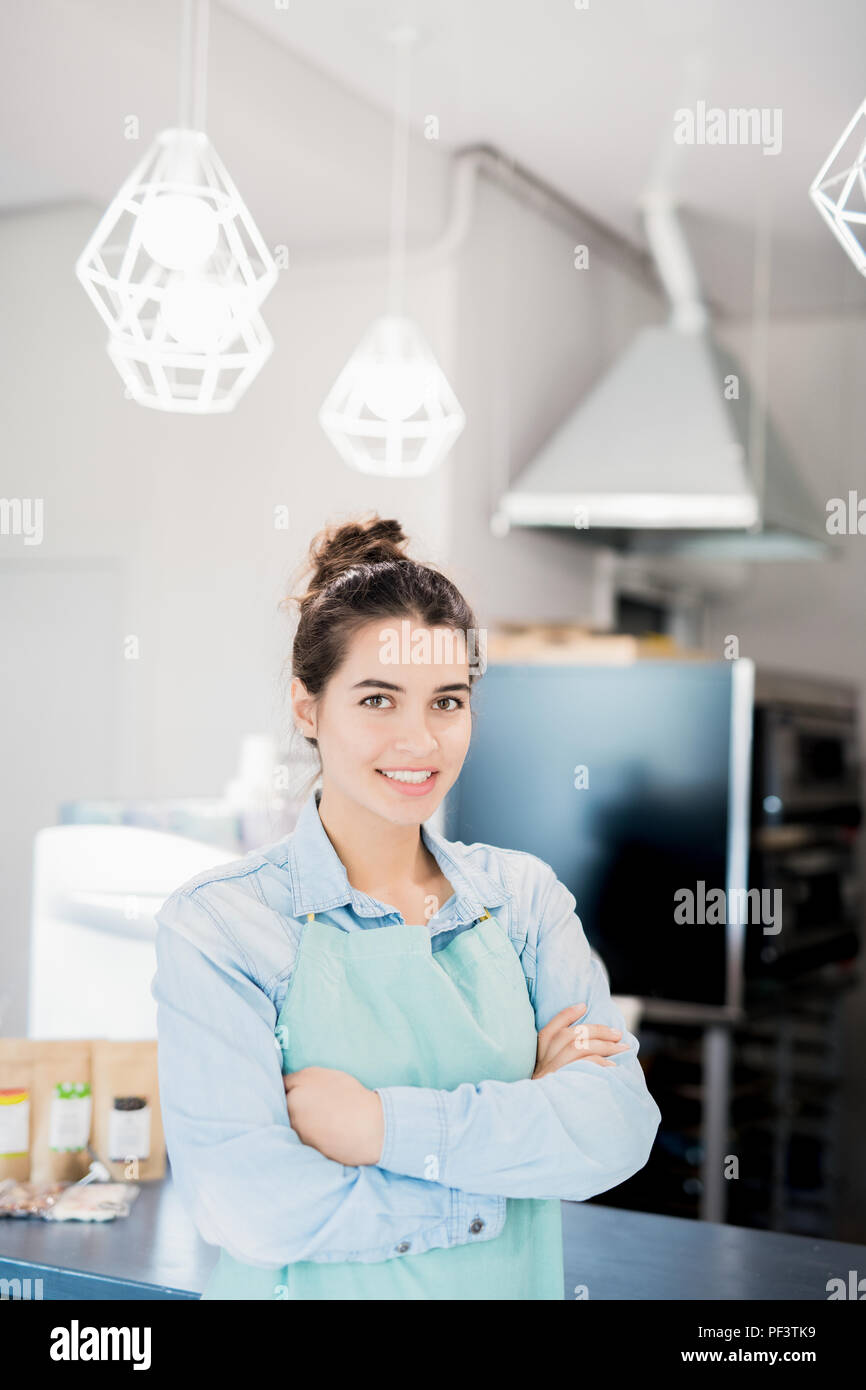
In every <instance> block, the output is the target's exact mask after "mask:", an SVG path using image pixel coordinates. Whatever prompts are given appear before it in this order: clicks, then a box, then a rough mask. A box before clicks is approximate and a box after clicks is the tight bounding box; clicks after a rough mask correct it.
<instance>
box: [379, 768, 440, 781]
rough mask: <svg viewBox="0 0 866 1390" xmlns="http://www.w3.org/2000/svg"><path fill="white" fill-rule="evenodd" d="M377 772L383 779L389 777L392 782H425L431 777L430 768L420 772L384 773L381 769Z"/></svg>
mask: <svg viewBox="0 0 866 1390" xmlns="http://www.w3.org/2000/svg"><path fill="white" fill-rule="evenodd" d="M379 771H380V772H381V773H382V776H383V777H390V778H391V781H392V782H417V783H420V782H426V781H428V780H429V778H430V777H431V775H432V771H431V769H430V768H427V769H426V771H421V772H385V771H384V770H383V769H382V768H380V769H379Z"/></svg>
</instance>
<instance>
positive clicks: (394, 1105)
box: [373, 1086, 448, 1182]
mask: <svg viewBox="0 0 866 1390" xmlns="http://www.w3.org/2000/svg"><path fill="white" fill-rule="evenodd" d="M373 1090H374V1091H375V1092H376V1094H377V1095H378V1096H379V1097H380V1099H381V1101H382V1109H383V1111H384V1115H385V1139H384V1142H383V1144H382V1152H381V1154H380V1156H379V1162H378V1167H379V1168H386V1169H387V1170H388V1171H389V1172H391V1173H402V1174H404V1175H405V1176H406V1177H408V1178H424V1179H425V1180H426V1181H427V1182H444V1181H445V1178H444V1177H443V1173H444V1169H445V1158H446V1147H447V1138H448V1136H447V1130H446V1119H445V1106H444V1104H443V1103H442V1099H441V1097H440V1095H439V1092H438V1091H437V1090H435V1089H433V1088H431V1087H429V1086H374V1087H373Z"/></svg>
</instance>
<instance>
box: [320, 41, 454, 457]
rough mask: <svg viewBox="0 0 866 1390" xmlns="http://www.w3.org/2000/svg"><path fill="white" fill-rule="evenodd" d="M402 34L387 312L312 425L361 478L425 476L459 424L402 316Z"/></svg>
mask: <svg viewBox="0 0 866 1390" xmlns="http://www.w3.org/2000/svg"><path fill="white" fill-rule="evenodd" d="M416 37H417V34H416V31H415V30H414V29H412V28H410V27H407V26H403V27H401V28H399V29H396V30H393V31H392V32H391V33H390V34H389V35H388V38H389V40H390V41H391V42H393V43H394V44H395V46H396V49H397V53H398V60H397V64H396V96H395V102H394V107H395V119H394V142H393V159H392V175H391V238H390V277H389V292H388V312H387V313H386V314H383V315H382V316H381V317H380V318H377V319H376V320H375V321H374V322H373V324H372V326H371V327H370V328H369V329H368V331H367V332H366V333H365V334H364V337H363V338H362V339H361V341H360V343H359V344H358V346H357V347H356V348H355V351H354V352H353V353H352V355H351V357H350V358H349V360H348V362H347V363H346V365H345V367H344V368H343V370H342V371H341V372H340V374H339V376H338V377H337V380H336V381H335V382H334V385H333V386H332V387H331V390H330V391H329V392H328V395H327V397H326V398H325V401H324V403H323V404H322V407H321V409H320V411H319V423H320V424H321V426H322V429H323V430H324V432H325V434H326V435H327V436H328V438H329V439H330V440H331V443H332V444H333V445H334V447H335V449H336V450H337V452H338V453H339V455H340V457H341V458H342V459H343V460H344V462H346V463H347V464H349V466H350V467H352V468H357V469H358V470H359V471H360V472H362V473H374V474H377V475H379V476H384V477H400V478H410V477H418V476H419V475H421V474H423V473H429V472H430V471H431V469H433V468H435V467H436V465H437V464H439V463H440V462H441V461H442V459H443V458H444V457H445V455H446V454H447V453H448V451H449V449H450V448H451V446H452V444H453V443H454V441H455V439H456V438H457V436H458V435H459V434H460V432H461V430H462V429H463V426H464V425H465V423H466V417H465V415H464V413H463V411H462V409H461V407H460V403H459V401H458V400H457V397H456V396H455V394H454V392H453V390H452V389H451V386H450V385H449V382H448V379H447V377H446V376H445V373H444V372H443V370H442V368H441V367H440V366H439V363H438V362H437V360H436V358H435V356H434V355H433V351H432V349H431V348H430V346H429V344H428V343H427V341H426V339H425V337H424V335H423V333H422V332H421V329H420V328H419V327H418V325H417V323H415V322H414V320H412V319H411V318H408V317H407V316H406V314H405V313H404V312H403V300H404V278H405V277H404V264H405V251H406V187H407V166H408V152H409V112H408V107H409V96H408V93H409V60H408V53H409V47H410V45H411V44H412V43H413V42H414V40H415V38H416Z"/></svg>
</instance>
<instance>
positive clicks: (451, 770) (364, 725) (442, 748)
mask: <svg viewBox="0 0 866 1390" xmlns="http://www.w3.org/2000/svg"><path fill="white" fill-rule="evenodd" d="M469 695H470V687H469V660H468V655H467V650H466V642H465V641H461V634H460V633H455V632H453V631H452V630H450V629H447V628H429V627H424V626H423V625H421V624H420V623H419V622H417V620H416V619H409V618H394V619H384V620H379V619H376V620H375V621H373V622H371V623H368V624H367V625H366V626H364V627H363V628H360V629H359V630H358V632H356V633H355V635H354V637H353V638H352V640H351V642H350V645H349V649H348V653H347V656H346V659H345V661H344V662H343V664H342V666H341V667H340V668H339V669H338V670H337V671H336V672H335V673H334V675H333V676H332V677H331V679H330V681H329V682H328V684H327V686H326V688H325V690H324V692H323V695H322V697H321V698H320V699H319V700H318V702H315V701H313V699H312V697H310V696H308V695H307V694H306V691H305V689H304V686H303V684H302V683H301V681H300V680H298V678H297V677H295V679H294V680H293V681H292V705H293V708H294V712H295V721H296V723H297V725H298V727H299V728H300V729H301V730H302V731H303V732H304V733H305V734H307V735H308V736H309V737H312V738H315V739H317V740H318V744H319V754H320V756H321V760H322V772H323V784H324V786H329V785H330V786H332V787H333V788H334V789H335V790H339V791H340V792H341V793H342V795H344V796H345V797H347V798H348V799H349V800H351V801H355V802H358V803H359V804H360V805H362V806H364V807H366V808H367V809H368V810H370V811H373V812H375V813H376V814H377V815H380V816H382V817H383V818H384V819H385V820H389V821H393V822H396V823H398V824H401V825H410V824H412V825H414V824H420V823H421V822H422V821H424V820H426V819H427V818H428V816H430V815H432V813H433V811H434V810H435V809H436V807H437V806H438V805H439V803H440V801H441V800H442V798H443V797H444V796H445V794H446V792H447V791H448V790H449V788H450V787H451V786H453V784H454V782H455V781H456V780H457V777H458V775H459V772H460V769H461V767H462V766H463V760H464V758H465V757H466V753H467V750H468V748H469V739H470V736H471V732H472V716H471V712H470V708H469ZM389 772H390V773H394V772H398V773H403V774H404V777H403V778H402V779H398V778H395V777H388V776H387V775H386V774H387V773H389ZM409 773H415V774H416V778H417V775H418V774H420V773H430V774H431V775H430V776H426V777H424V778H423V780H420V781H419V780H416V778H411V779H410V778H409V777H408V774H409Z"/></svg>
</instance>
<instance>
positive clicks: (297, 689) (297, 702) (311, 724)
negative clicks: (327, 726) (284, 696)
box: [289, 676, 317, 738]
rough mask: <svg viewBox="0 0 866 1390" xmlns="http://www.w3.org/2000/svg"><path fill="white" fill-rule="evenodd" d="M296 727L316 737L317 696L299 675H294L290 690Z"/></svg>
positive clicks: (307, 735) (308, 736) (308, 735)
mask: <svg viewBox="0 0 866 1390" xmlns="http://www.w3.org/2000/svg"><path fill="white" fill-rule="evenodd" d="M289 697H290V699H291V702H292V713H293V715H294V717H295V727H296V728H297V729H299V730H300V732H301V733H302V734H305V735H306V737H307V738H316V737H317V735H316V697H315V696H314V695H311V694H310V693H309V691H308V690H307V687H306V686H305V685H304V682H303V681H302V680H301V678H300V677H299V676H293V677H292V684H291V688H290V691H289Z"/></svg>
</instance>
